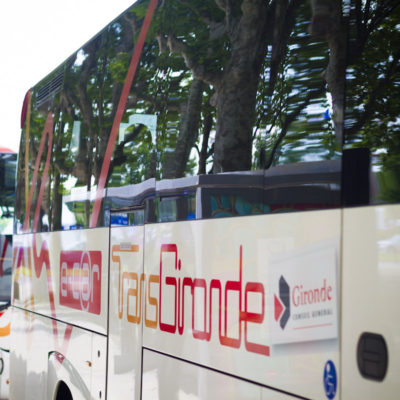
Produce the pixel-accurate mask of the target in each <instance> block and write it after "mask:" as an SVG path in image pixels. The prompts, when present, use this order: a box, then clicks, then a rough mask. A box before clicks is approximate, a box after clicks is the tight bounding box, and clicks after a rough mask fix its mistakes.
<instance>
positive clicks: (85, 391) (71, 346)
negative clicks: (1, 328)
mask: <svg viewBox="0 0 400 400" xmlns="http://www.w3.org/2000/svg"><path fill="white" fill-rule="evenodd" d="M53 323H54V321H53V320H51V319H50V318H47V317H43V316H40V315H37V314H34V313H31V312H28V311H23V310H20V309H18V308H15V307H14V308H13V320H12V326H13V335H12V336H11V351H10V382H11V385H10V398H12V399H16V400H19V399H21V400H22V399H24V400H27V399H32V400H33V399H35V400H36V399H48V400H52V399H53V396H54V395H55V392H56V390H57V386H58V383H59V382H60V381H61V380H62V381H63V382H64V383H65V384H66V385H67V386H68V388H69V389H70V391H71V393H72V395H73V398H74V399H77V400H79V399H101V398H104V393H105V391H104V390H105V389H104V388H105V375H106V374H105V372H106V371H105V367H106V338H105V337H104V336H101V335H97V334H95V333H92V332H89V331H86V330H83V329H80V328H77V327H72V326H71V325H67V324H63V323H60V322H57V335H54V325H53Z"/></svg>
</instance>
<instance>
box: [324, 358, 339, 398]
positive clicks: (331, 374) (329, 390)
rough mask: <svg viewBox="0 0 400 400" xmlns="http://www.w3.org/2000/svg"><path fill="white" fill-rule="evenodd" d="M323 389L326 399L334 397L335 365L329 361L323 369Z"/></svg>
mask: <svg viewBox="0 0 400 400" xmlns="http://www.w3.org/2000/svg"><path fill="white" fill-rule="evenodd" d="M324 388H325V394H326V397H327V398H328V399H329V400H332V399H333V398H334V397H335V395H336V389H337V374H336V368H335V364H334V363H333V362H332V361H331V360H329V361H327V363H326V364H325V368H324Z"/></svg>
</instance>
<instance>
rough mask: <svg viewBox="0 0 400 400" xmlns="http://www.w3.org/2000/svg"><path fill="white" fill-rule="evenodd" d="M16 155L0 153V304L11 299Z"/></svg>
mask: <svg viewBox="0 0 400 400" xmlns="http://www.w3.org/2000/svg"><path fill="white" fill-rule="evenodd" d="M16 166H17V155H16V154H15V153H12V152H11V151H10V152H4V150H3V152H0V303H1V302H7V303H8V302H9V301H10V297H11V266H12V234H13V221H14V200H15V174H16Z"/></svg>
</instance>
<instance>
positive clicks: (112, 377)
mask: <svg viewBox="0 0 400 400" xmlns="http://www.w3.org/2000/svg"><path fill="white" fill-rule="evenodd" d="M110 226H111V228H110V261H109V317H108V363H107V376H108V378H107V394H108V396H107V398H109V399H111V398H113V399H125V398H128V397H129V398H132V399H133V398H135V399H138V398H140V380H141V357H142V325H141V321H142V317H143V315H142V311H141V310H142V304H141V303H142V300H141V299H142V297H143V292H144V290H145V285H144V283H145V277H144V274H143V244H144V208H134V209H129V210H119V211H115V212H111V224H110Z"/></svg>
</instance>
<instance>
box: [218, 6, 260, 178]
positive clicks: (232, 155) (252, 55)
mask: <svg viewBox="0 0 400 400" xmlns="http://www.w3.org/2000/svg"><path fill="white" fill-rule="evenodd" d="M267 11H268V7H267V2H266V1H265V0H257V1H250V0H244V1H243V3H242V16H241V18H240V22H239V24H237V25H236V26H235V28H234V31H232V32H231V33H230V41H231V45H232V50H231V57H230V60H229V61H228V64H227V66H226V67H225V70H224V72H223V76H222V79H221V80H220V81H219V82H218V83H217V85H216V86H215V90H216V96H217V125H216V138H215V153H214V166H213V172H214V173H218V172H225V171H241V170H250V169H251V156H252V133H253V132H252V131H253V125H254V117H255V104H256V95H257V87H258V81H259V75H260V71H261V68H262V65H263V61H264V57H265V55H266V51H267V44H266V42H265V39H266V38H265V36H266V27H267ZM227 25H228V26H229V24H227Z"/></svg>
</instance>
